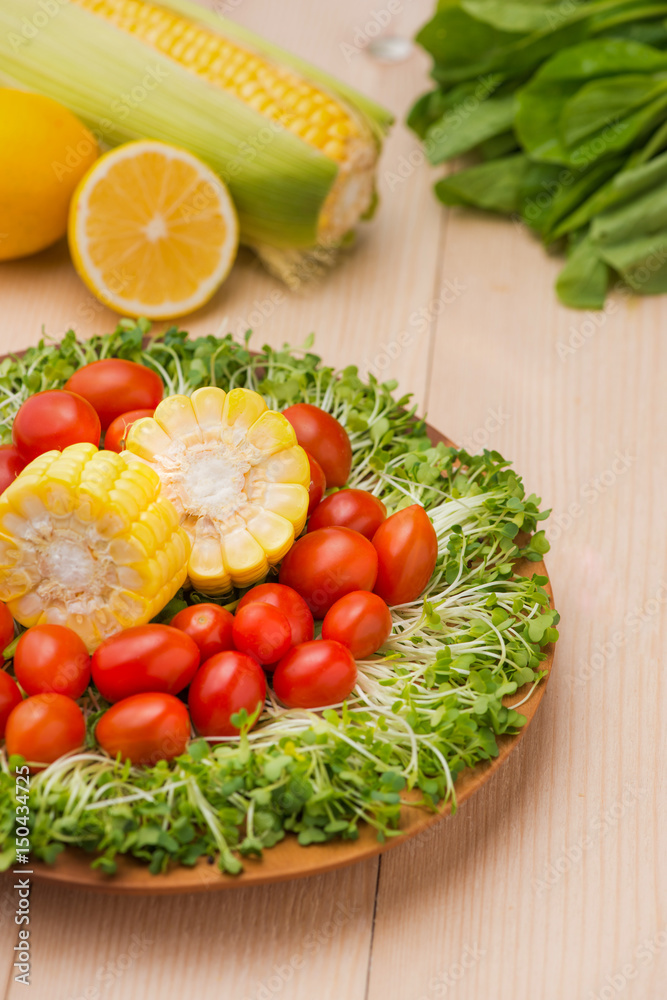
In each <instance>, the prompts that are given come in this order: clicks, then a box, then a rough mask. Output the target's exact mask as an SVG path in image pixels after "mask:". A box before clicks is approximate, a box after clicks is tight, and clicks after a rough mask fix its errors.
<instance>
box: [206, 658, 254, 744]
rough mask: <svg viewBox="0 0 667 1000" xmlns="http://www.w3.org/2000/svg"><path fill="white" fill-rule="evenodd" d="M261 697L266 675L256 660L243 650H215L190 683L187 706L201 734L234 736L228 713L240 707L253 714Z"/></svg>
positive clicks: (230, 716) (236, 730) (234, 728)
mask: <svg viewBox="0 0 667 1000" xmlns="http://www.w3.org/2000/svg"><path fill="white" fill-rule="evenodd" d="M265 698H266V678H265V676H264V671H263V670H262V668H261V667H260V665H259V663H258V662H257V660H254V659H253V658H252V656H248V655H247V654H246V653H237V652H226V653H217V654H216V655H215V656H212V657H211V659H210V660H207V661H206V663H205V664H204V665H203V667H202V668H201V670H200V671H198V673H197V676H196V677H195V679H194V681H193V682H192V684H191V685H190V691H189V693H188V707H189V709H190V715H191V716H192V722H193V724H194V727H195V729H196V730H197V732H198V733H201V735H202V736H238V732H239V731H238V729H237V728H236V726H234V725H233V723H232V721H231V718H232V715H235V713H236V712H240V711H241V709H242V708H245V710H246V712H247V713H248V715H253V714H254V713H255V712H256V711H257V706H258V705H263V704H264V699H265Z"/></svg>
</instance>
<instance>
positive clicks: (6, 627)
mask: <svg viewBox="0 0 667 1000" xmlns="http://www.w3.org/2000/svg"><path fill="white" fill-rule="evenodd" d="M13 639H14V619H13V618H12V615H11V612H10V610H9V608H8V607H7V605H6V604H3V603H2V602H0V655H1V654H2V651H3V650H4V649H6V648H7V646H8V645H9V644H10V642H12V641H13Z"/></svg>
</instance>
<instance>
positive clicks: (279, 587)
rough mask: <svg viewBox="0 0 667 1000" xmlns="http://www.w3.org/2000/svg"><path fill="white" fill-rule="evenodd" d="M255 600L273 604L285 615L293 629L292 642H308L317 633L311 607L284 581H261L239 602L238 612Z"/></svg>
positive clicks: (294, 643)
mask: <svg viewBox="0 0 667 1000" xmlns="http://www.w3.org/2000/svg"><path fill="white" fill-rule="evenodd" d="M255 601H262V602H263V603H264V604H271V605H273V607H274V608H278V610H279V611H282V613H283V614H284V615H285V618H287V621H288V622H289V623H290V628H291V630H292V643H293V645H295V646H296V645H297V644H298V643H300V642H307V641H308V639H312V638H313V635H314V634H315V626H314V622H313V616H312V615H311V613H310V608H309V607H308V605H307V604H306V602H305V601H304V599H303V597H301V595H300V594H297V592H296V590H293V589H292V588H291V587H284V586H283V584H282V583H260V584H259V586H258V587H253V588H252V590H249V591H248V593H247V594H244V595H243V597H242V598H241V600H240V601H239V603H238V607H237V609H236V613H237V615H238V613H239V611H240V610H241V609H242V608H245V606H246V605H247V604H252V603H254V602H255Z"/></svg>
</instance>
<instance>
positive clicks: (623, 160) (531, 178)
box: [408, 0, 667, 309]
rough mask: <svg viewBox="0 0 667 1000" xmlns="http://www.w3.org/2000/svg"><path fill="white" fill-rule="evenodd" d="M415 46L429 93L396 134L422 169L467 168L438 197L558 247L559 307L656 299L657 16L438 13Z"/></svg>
mask: <svg viewBox="0 0 667 1000" xmlns="http://www.w3.org/2000/svg"><path fill="white" fill-rule="evenodd" d="M417 40H418V42H419V43H420V44H421V45H422V46H423V47H424V48H425V49H426V50H427V52H429V53H430V54H431V55H432V57H433V59H434V67H433V70H432V76H433V79H434V80H435V81H436V84H437V86H436V87H435V89H433V90H432V91H430V92H429V93H427V94H425V95H424V96H423V97H421V98H420V99H419V100H418V101H417V103H416V104H415V105H414V107H413V108H412V110H411V111H410V114H409V116H408V124H409V125H410V127H411V128H412V129H413V130H414V131H415V132H416V133H417V135H419V137H420V138H421V139H422V140H423V142H424V147H425V151H426V154H427V156H428V159H429V161H430V162H431V163H433V164H439V163H443V162H444V161H447V160H451V159H453V158H455V157H458V156H461V155H462V154H468V153H471V154H473V155H474V156H475V162H473V163H472V165H468V166H465V167H464V168H463V169H459V170H456V171H455V172H452V173H449V174H448V175H447V176H446V177H444V178H443V179H442V180H440V181H439V182H438V183H437V184H436V186H435V191H436V194H437V196H438V198H439V199H440V200H441V201H442V202H443V203H444V204H446V205H463V206H469V207H474V208H481V209H485V210H487V211H492V212H497V213H501V214H503V215H509V216H510V217H512V218H514V219H519V220H521V221H522V222H524V223H526V224H527V225H528V226H530V228H531V229H533V230H534V231H535V232H536V233H537V234H538V235H539V236H540V237H541V239H542V240H543V242H544V243H545V244H546V245H554V247H555V248H557V249H558V248H565V249H566V250H567V253H568V261H567V263H566V265H565V267H564V269H563V271H562V272H561V274H560V276H559V278H558V281H557V285H556V288H557V292H558V295H559V298H560V299H561V301H562V302H564V303H565V304H566V305H568V306H571V307H573V308H585V309H597V308H602V306H603V304H604V300H605V297H606V294H607V292H608V291H609V289H610V287H611V286H612V284H613V283H614V282H620V283H621V284H623V285H624V286H626V287H628V288H630V289H632V290H633V291H635V292H638V293H641V294H657V293H661V292H664V291H667V152H666V151H665V150H667V3H659V2H655V0H439V3H438V9H437V12H436V14H435V16H434V17H433V19H432V20H431V21H430V22H429V23H428V24H426V25H425V26H424V28H422V30H421V31H420V32H419V34H418V36H417Z"/></svg>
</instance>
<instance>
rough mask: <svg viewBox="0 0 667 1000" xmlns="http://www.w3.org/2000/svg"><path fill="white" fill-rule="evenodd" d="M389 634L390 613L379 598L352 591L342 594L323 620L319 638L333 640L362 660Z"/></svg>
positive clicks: (356, 658) (375, 650)
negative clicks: (343, 595)
mask: <svg viewBox="0 0 667 1000" xmlns="http://www.w3.org/2000/svg"><path fill="white" fill-rule="evenodd" d="M390 635H391V612H390V611H389V608H388V607H387V605H386V604H385V603H384V601H383V600H382V598H381V597H378V595H377V594H371V593H369V592H368V591H367V590H355V591H354V592H353V593H351V594H346V595H345V597H341V599H340V601H336V603H335V604H334V606H333V607H332V608H330V609H329V610H328V611H327V613H326V616H325V619H324V621H323V622H322V638H323V639H335V640H336V642H340V643H341V645H343V646H345V647H346V649H349V650H350V652H351V653H352V656H353V657H354V658H355V660H363V659H365V657H367V656H370V655H371V653H375V652H377V650H378V649H379V648H380V646H381V645H382V643H383V642H386V640H387V639H388V638H389V636H390Z"/></svg>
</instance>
